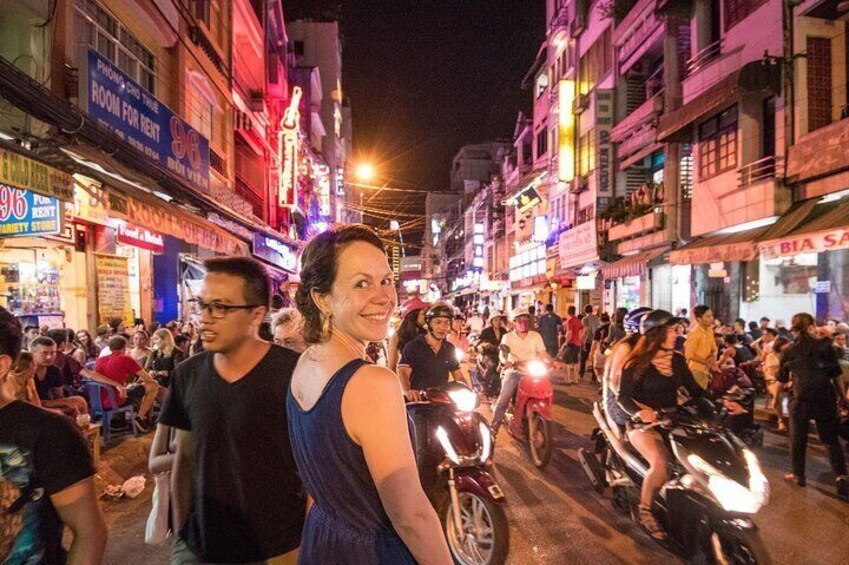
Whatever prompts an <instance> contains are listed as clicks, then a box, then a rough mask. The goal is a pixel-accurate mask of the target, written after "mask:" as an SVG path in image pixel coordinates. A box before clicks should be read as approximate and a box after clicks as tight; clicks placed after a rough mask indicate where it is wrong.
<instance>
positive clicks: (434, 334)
mask: <svg viewBox="0 0 849 565" xmlns="http://www.w3.org/2000/svg"><path fill="white" fill-rule="evenodd" d="M453 319H454V309H453V308H452V307H451V306H449V305H448V304H445V303H440V302H437V303H436V304H434V305H433V306H431V307H430V308H429V309H428V310H427V311H426V312H425V328H426V329H427V333H426V334H424V335H420V336H419V337H417V338H415V339H414V340H413V341H411V342H409V343H408V344H407V345H405V346H404V349H403V350H402V351H401V360H400V361H399V362H398V378H399V379H400V381H401V389H402V390H403V391H404V395H405V396H406V397H407V400H408V401H410V402H421V401H422V391H423V390H425V389H428V388H438V387H441V386H443V385H445V384H448V381H449V379H453V380H455V381H461V382H464V383H466V384H467V385H469V387H471V382H469V380H468V379H466V376H465V375H464V374H463V371H462V369H461V368H460V362H459V361H458V360H457V354H456V353H455V350H454V346H453V345H452V344H451V343H450V342H449V341H448V340H447V339H446V338H447V337H448V332H449V330H450V329H451V322H452V321H453ZM407 411H408V414H409V416H410V418H411V420H412V423H413V432H414V437H415V448H416V462H417V464H418V467H419V477H420V478H421V480H422V484H423V486H424V487H425V491H428V490H429V487H430V486H431V485H432V484H434V482H435V475H434V470H435V469H436V463H437V462H433V461H430V460H428V459H429V458H428V453H427V449H426V447H427V438H428V426H427V414H426V411H425V410H420V409H419V406H417V405H411V406H408V409H407Z"/></svg>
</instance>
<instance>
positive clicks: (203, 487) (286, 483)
mask: <svg viewBox="0 0 849 565" xmlns="http://www.w3.org/2000/svg"><path fill="white" fill-rule="evenodd" d="M204 266H205V268H206V275H205V276H204V279H203V282H202V283H201V288H200V291H199V293H198V295H197V298H196V299H195V301H194V302H193V303H192V304H193V307H194V310H195V313H196V314H197V316H198V318H199V320H200V330H201V334H202V336H203V341H204V346H205V351H203V352H202V353H198V354H197V355H194V356H193V357H191V358H189V359H187V360H186V361H184V362H182V363H180V364H179V365H177V367H176V368H175V369H174V371H173V374H172V378H171V392H170V394H169V396H168V399H167V401H166V402H165V406H164V408H163V410H162V414H161V416H160V418H159V422H160V425H164V426H170V427H173V428H176V433H175V438H174V446H175V454H174V467H173V470H172V473H171V497H172V498H171V500H172V511H173V520H172V524H173V525H174V530H175V532H177V534H178V535H177V537H176V540H175V543H174V550H173V557H172V563H173V564H180V565H182V564H192V563H256V562H265V561H271V560H272V559H274V560H275V563H295V561H296V559H297V549H298V546H299V545H300V539H301V531H302V530H303V524H304V516H305V513H306V496H305V494H304V492H303V488H302V485H301V482H300V479H299V478H298V473H297V468H296V466H295V460H294V457H293V455H292V449H291V444H290V442H289V429H288V423H287V418H286V410H287V409H286V394H287V391H288V387H289V381H290V378H291V375H292V371H293V370H294V369H295V364H296V363H297V360H298V355H297V353H295V352H293V351H291V350H288V349H285V348H283V347H280V346H277V345H273V344H271V343H268V342H266V341H263V340H261V339H260V338H259V327H260V325H261V324H262V323H263V321H264V320H265V315H266V313H267V312H268V305H269V299H270V294H271V293H270V285H269V280H268V275H267V273H266V271H265V269H264V268H263V266H262V265H261V264H259V263H258V262H257V261H255V260H253V259H249V258H246V257H217V258H214V259H208V260H206V261H205V263H204Z"/></svg>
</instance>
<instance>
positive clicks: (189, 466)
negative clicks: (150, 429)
mask: <svg viewBox="0 0 849 565" xmlns="http://www.w3.org/2000/svg"><path fill="white" fill-rule="evenodd" d="M158 427H159V426H157V428H158ZM174 444H175V453H174V467H173V469H171V518H172V522H171V523H172V524H174V528H173V529H174V531H175V532H179V531H180V530H181V529H182V528H183V524H185V523H186V520H187V519H188V517H189V510H190V509H191V507H192V500H193V498H194V481H192V477H194V454H193V453H192V433H191V432H190V431H187V430H180V429H178V430H177V432H176V435H175V437H174Z"/></svg>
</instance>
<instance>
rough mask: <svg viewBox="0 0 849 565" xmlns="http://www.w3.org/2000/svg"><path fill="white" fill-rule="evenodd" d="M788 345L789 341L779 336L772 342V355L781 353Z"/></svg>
mask: <svg viewBox="0 0 849 565" xmlns="http://www.w3.org/2000/svg"><path fill="white" fill-rule="evenodd" d="M788 345H790V340H789V339H787V338H786V337H784V336H783V335H780V336H778V337H777V338H775V341H773V342H772V351H773V353H781V352H782V351H783V350H784V348H785V347H787V346H788Z"/></svg>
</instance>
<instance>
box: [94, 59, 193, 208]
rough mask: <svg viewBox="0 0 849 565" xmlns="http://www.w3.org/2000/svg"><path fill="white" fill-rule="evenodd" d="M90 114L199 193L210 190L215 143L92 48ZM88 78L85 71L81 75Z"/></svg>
mask: <svg viewBox="0 0 849 565" xmlns="http://www.w3.org/2000/svg"><path fill="white" fill-rule="evenodd" d="M84 60H85V61H86V62H87V64H88V69H87V72H86V73H85V74H84V76H85V79H81V80H80V90H81V92H80V100H84V101H85V104H86V112H88V114H89V115H91V116H92V117H94V118H95V119H96V120H97V121H98V122H100V123H101V124H103V125H105V126H107V127H108V128H110V129H111V130H112V131H113V132H115V134H116V135H118V136H119V137H121V138H122V139H124V140H125V141H127V142H128V143H129V144H130V145H132V146H133V147H135V148H136V149H138V150H139V151H141V152H142V153H144V154H145V155H146V156H147V157H148V158H150V159H151V160H153V161H156V162H157V163H159V164H160V165H161V166H163V167H165V168H166V169H168V170H169V171H171V172H172V173H174V174H175V175H177V176H178V177H180V178H181V179H183V180H185V181H186V182H187V183H188V184H189V185H191V186H192V188H194V189H195V190H197V191H198V192H202V193H208V192H209V141H208V140H207V139H206V138H205V137H203V136H202V135H200V134H199V133H198V132H197V130H195V129H194V128H192V127H191V126H189V125H188V124H187V123H186V122H184V121H183V120H182V119H181V118H180V117H179V116H178V115H177V114H175V113H174V112H173V111H172V110H171V109H170V108H168V107H167V106H165V104H163V103H162V102H160V101H159V100H158V99H156V98H155V97H154V96H153V94H151V93H150V92H148V91H147V90H145V89H144V88H142V87H141V86H140V85H138V84H137V83H136V82H134V81H133V80H132V79H130V77H128V76H127V75H126V74H124V72H123V71H122V70H121V69H119V68H118V67H117V66H116V65H114V64H113V63H112V62H111V61H109V60H108V59H106V58H105V57H103V56H102V55H101V54H100V53H98V52H97V51H95V50H94V49H88V53H87V54H86V57H85V58H84ZM81 74H82V73H81Z"/></svg>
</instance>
